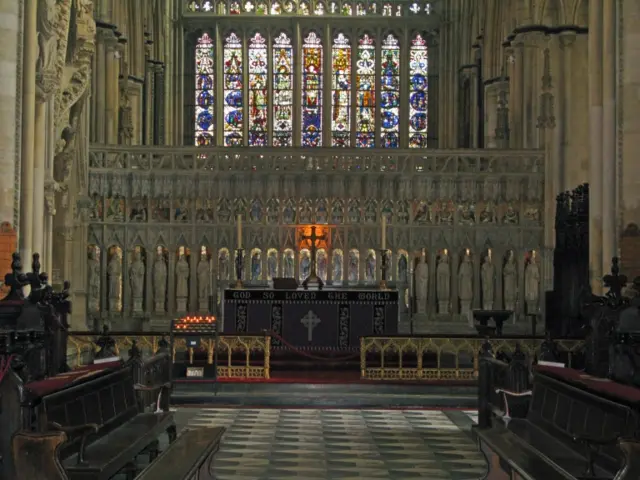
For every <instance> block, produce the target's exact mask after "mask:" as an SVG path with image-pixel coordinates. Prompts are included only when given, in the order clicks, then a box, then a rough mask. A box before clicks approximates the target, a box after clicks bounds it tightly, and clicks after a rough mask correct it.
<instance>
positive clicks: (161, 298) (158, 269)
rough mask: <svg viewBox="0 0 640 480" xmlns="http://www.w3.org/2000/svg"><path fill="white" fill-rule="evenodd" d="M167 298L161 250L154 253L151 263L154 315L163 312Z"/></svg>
mask: <svg viewBox="0 0 640 480" xmlns="http://www.w3.org/2000/svg"><path fill="white" fill-rule="evenodd" d="M166 298H167V261H166V260H165V257H164V253H163V252H162V250H161V249H159V250H158V251H157V252H156V260H155V262H154V263H153V300H154V306H155V308H154V310H155V312H156V313H160V312H164V306H165V301H166Z"/></svg>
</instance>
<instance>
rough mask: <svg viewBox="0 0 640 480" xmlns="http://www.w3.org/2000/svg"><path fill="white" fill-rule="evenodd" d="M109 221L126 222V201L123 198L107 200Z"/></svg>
mask: <svg viewBox="0 0 640 480" xmlns="http://www.w3.org/2000/svg"><path fill="white" fill-rule="evenodd" d="M107 220H108V221H111V222H122V221H124V199H123V198H109V199H107Z"/></svg>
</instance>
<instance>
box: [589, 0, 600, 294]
mask: <svg viewBox="0 0 640 480" xmlns="http://www.w3.org/2000/svg"><path fill="white" fill-rule="evenodd" d="M602 15H603V2H602V1H601V0H590V1H589V40H588V41H589V124H590V125H589V126H590V129H589V274H590V277H591V279H590V280H591V289H592V291H593V293H595V294H599V293H600V292H601V291H602V272H603V270H602V263H603V256H602V187H603V183H602V173H603V172H602V140H603V134H602V127H603V124H602V65H603V64H602Z"/></svg>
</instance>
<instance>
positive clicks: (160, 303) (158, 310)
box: [154, 300, 164, 313]
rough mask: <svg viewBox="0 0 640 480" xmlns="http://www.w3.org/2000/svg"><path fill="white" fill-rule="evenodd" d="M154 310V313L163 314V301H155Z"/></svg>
mask: <svg viewBox="0 0 640 480" xmlns="http://www.w3.org/2000/svg"><path fill="white" fill-rule="evenodd" d="M154 310H155V312H156V313H164V300H156V302H155V308H154Z"/></svg>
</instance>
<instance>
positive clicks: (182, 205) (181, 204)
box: [173, 200, 189, 222]
mask: <svg viewBox="0 0 640 480" xmlns="http://www.w3.org/2000/svg"><path fill="white" fill-rule="evenodd" d="M173 218H174V220H175V221H176V222H188V221H189V202H188V201H187V200H178V202H177V205H176V208H175V213H174V217H173Z"/></svg>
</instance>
